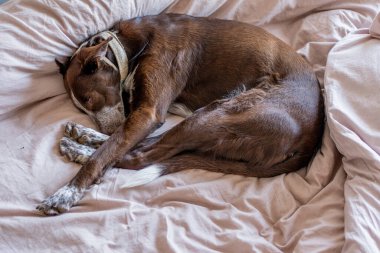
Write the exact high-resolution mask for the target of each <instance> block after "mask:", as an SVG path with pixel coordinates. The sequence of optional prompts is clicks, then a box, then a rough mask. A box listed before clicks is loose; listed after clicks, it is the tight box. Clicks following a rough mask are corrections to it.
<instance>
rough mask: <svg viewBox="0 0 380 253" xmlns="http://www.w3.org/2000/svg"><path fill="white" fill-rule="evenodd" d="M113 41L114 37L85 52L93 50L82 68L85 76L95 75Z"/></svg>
mask: <svg viewBox="0 0 380 253" xmlns="http://www.w3.org/2000/svg"><path fill="white" fill-rule="evenodd" d="M111 40H112V37H109V38H108V39H106V40H104V41H102V42H100V43H99V44H98V45H95V46H92V47H88V48H85V49H84V50H91V51H90V53H89V54H88V57H87V58H86V60H85V63H84V65H83V67H82V72H83V73H84V74H87V75H89V74H93V73H95V72H96V71H97V70H98V69H99V68H100V66H101V60H102V58H103V57H106V54H107V49H108V43H109V42H110V41H111Z"/></svg>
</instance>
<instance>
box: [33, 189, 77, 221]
mask: <svg viewBox="0 0 380 253" xmlns="http://www.w3.org/2000/svg"><path fill="white" fill-rule="evenodd" d="M83 194H84V190H83V189H80V188H77V187H75V186H70V185H66V186H64V187H62V188H61V189H59V190H58V191H57V192H56V193H54V194H53V195H52V196H50V197H48V198H47V199H45V200H44V201H42V202H41V204H39V205H38V206H37V208H36V209H37V210H39V211H40V212H43V213H44V214H45V215H57V214H60V213H63V212H67V211H68V210H70V208H71V207H72V206H73V205H75V204H76V203H78V201H79V200H80V199H81V198H82V197H83Z"/></svg>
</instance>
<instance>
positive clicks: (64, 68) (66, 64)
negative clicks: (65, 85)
mask: <svg viewBox="0 0 380 253" xmlns="http://www.w3.org/2000/svg"><path fill="white" fill-rule="evenodd" d="M54 61H55V63H56V64H57V66H58V68H59V73H61V75H63V76H64V75H65V74H66V71H67V68H68V67H69V61H70V57H67V58H66V60H65V61H64V62H61V61H60V60H58V59H57V58H55V59H54Z"/></svg>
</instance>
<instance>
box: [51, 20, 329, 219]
mask: <svg viewBox="0 0 380 253" xmlns="http://www.w3.org/2000/svg"><path fill="white" fill-rule="evenodd" d="M136 20H137V19H132V20H127V21H122V22H120V23H119V24H117V25H116V26H115V27H114V30H116V31H117V34H116V35H112V36H116V37H115V38H117V40H118V41H120V43H121V44H122V47H123V48H124V49H123V50H119V51H120V52H125V54H126V55H127V56H128V57H127V58H129V59H133V60H132V61H131V62H129V64H128V65H129V69H133V72H134V74H133V84H131V85H132V86H130V87H132V88H130V87H129V88H127V89H124V88H123V86H121V85H120V82H124V79H123V78H124V77H122V76H123V75H121V74H120V73H121V72H122V71H120V70H119V71H117V70H115V69H114V68H113V67H110V66H109V65H110V64H109V61H110V62H111V63H112V64H114V65H116V64H117V54H115V53H113V52H112V50H110V49H109V48H108V43H109V42H110V41H113V39H107V38H106V39H104V38H101V39H96V35H95V36H94V38H93V39H91V40H90V41H93V42H94V43H93V44H91V43H90V44H88V45H87V44H86V45H85V46H83V47H82V48H81V49H80V50H78V53H77V54H76V55H75V56H74V57H72V58H71V59H70V61H69V62H68V63H67V64H60V72H61V73H64V85H65V87H66V89H67V91H68V93H69V94H70V96H71V99H72V100H73V101H74V102H75V103H76V104H77V106H78V107H79V108H81V107H83V108H84V109H85V110H83V108H82V110H83V111H85V112H87V113H88V114H89V115H90V116H91V117H92V118H93V120H94V121H95V123H97V124H98V126H99V128H100V129H101V131H103V132H106V133H108V134H111V133H112V135H111V136H110V137H109V138H107V139H106V140H105V141H104V143H103V144H101V145H100V146H99V147H98V148H97V149H96V150H95V151H94V153H93V154H92V155H91V156H90V157H89V158H88V161H87V162H86V163H85V164H84V165H83V167H82V168H81V169H80V171H79V172H78V174H77V175H76V176H75V177H74V178H73V180H72V181H71V182H70V184H69V185H70V187H76V188H77V189H87V188H88V187H89V186H90V185H91V184H92V183H93V182H94V181H96V180H97V179H98V178H99V177H100V176H101V175H102V173H103V171H104V170H105V169H107V168H109V167H113V166H116V165H117V166H120V167H123V168H134V169H142V168H145V167H149V166H154V167H150V168H154V169H152V170H153V172H154V173H153V174H150V175H151V176H149V177H147V179H146V180H143V181H144V182H145V181H149V180H150V179H152V178H154V177H156V176H158V175H161V174H162V173H164V174H165V173H171V172H175V171H180V170H182V169H186V168H189V167H193V168H201V169H205V170H210V171H217V172H223V173H232V174H239V175H245V176H258V177H268V176H276V175H279V174H281V173H288V172H291V171H295V170H298V169H300V168H302V167H304V166H306V165H307V163H308V162H309V160H310V159H311V157H312V156H313V154H314V152H315V150H316V148H317V147H318V143H319V140H320V138H321V135H322V131H323V123H324V120H323V118H324V115H323V100H322V96H321V92H320V88H319V84H318V81H317V79H316V77H315V74H314V73H313V71H312V68H311V67H310V66H309V65H308V63H307V62H306V61H305V60H304V59H303V58H302V57H301V56H299V55H298V54H297V53H296V52H295V51H294V50H293V49H291V48H290V47H289V46H287V45H286V44H285V43H283V42H282V41H280V40H279V39H277V38H275V37H274V36H272V35H271V34H269V33H267V32H265V31H264V30H262V29H260V28H258V27H255V26H252V25H248V24H244V23H239V22H234V21H227V20H217V19H209V18H194V17H189V16H185V15H176V14H162V15H158V16H147V17H142V18H139V19H138V22H137V21H136ZM168 27H170V29H168ZM105 58H107V59H108V60H107V61H104V59H105ZM120 67H123V66H118V68H119V69H123V68H120ZM121 89H123V90H121ZM120 94H126V96H124V95H123V98H124V97H125V98H128V99H121V97H120ZM124 100H125V101H124ZM123 102H125V103H126V104H124V108H123V109H124V112H122V111H123V110H120V109H118V110H114V112H117V111H118V112H117V115H118V116H115V115H114V116H111V117H100V114H99V113H98V112H102V111H103V112H104V110H105V109H106V108H120V107H117V105H118V104H120V103H123ZM78 103H79V104H80V105H78ZM173 103H179V104H182V105H184V106H185V107H183V108H187V109H184V110H182V109H183V108H180V110H177V111H178V112H181V113H184V115H186V116H187V118H186V119H185V120H184V121H183V122H181V123H180V124H178V125H177V126H175V127H174V128H172V129H171V130H169V131H167V132H166V133H164V134H163V135H162V136H160V138H157V139H155V140H154V141H147V142H146V143H149V144H146V145H145V146H144V145H138V144H139V143H141V141H143V140H144V138H146V136H148V135H149V134H150V133H151V132H152V131H153V130H155V129H156V128H157V127H158V126H159V125H160V124H162V123H163V122H164V120H165V117H166V114H167V112H168V110H169V108H170V106H171V105H172V104H173ZM176 109H178V108H176ZM190 112H191V113H192V114H191V115H190ZM124 114H127V115H126V118H125V120H124V119H123V120H121V118H122V117H121V115H124ZM100 119H101V120H100ZM116 125H120V126H119V127H118V128H116V127H115V126H116ZM82 139H83V140H84V139H85V138H84V137H83V138H82ZM82 139H80V138H77V139H76V141H79V140H82ZM82 142H83V143H85V141H82ZM87 142H91V141H87ZM64 143H65V144H67V143H68V142H67V141H66V142H64ZM66 146H67V145H66ZM69 146H70V148H67V147H66V149H65V151H64V153H65V152H66V153H67V152H71V159H73V160H74V161H78V162H83V161H84V160H83V159H84V158H83V157H84V153H85V152H82V151H81V152H79V151H78V149H79V147H76V146H75V145H71V144H70V145H69ZM75 150H76V151H75ZM92 151H93V150H91V152H92ZM91 152H87V154H88V153H91ZM80 155H82V157H81V158H80V159H79V158H75V157H79V156H80ZM68 156H69V157H70V155H68ZM157 168H159V169H157ZM158 171H159V172H158ZM148 179H149V180H148ZM143 181H142V182H143ZM57 194H58V193H57ZM62 194H63V193H62ZM73 194H74V193H73ZM53 196H54V195H53ZM72 199H73V198H72ZM75 199H76V198H75ZM48 200H49V201H48V202H46V203H45V204H44V208H43V210H44V212H45V213H47V214H49V213H50V209H52V210H63V211H65V210H66V209H67V208H61V209H60V208H58V209H57V208H56V206H59V205H60V204H61V202H62V204H63V205H64V206H67V205H66V202H65V201H64V200H62V199H61V198H56V197H55V198H52V199H51V198H48ZM70 203H71V204H75V203H74V202H72V201H70ZM52 212H55V211H52Z"/></svg>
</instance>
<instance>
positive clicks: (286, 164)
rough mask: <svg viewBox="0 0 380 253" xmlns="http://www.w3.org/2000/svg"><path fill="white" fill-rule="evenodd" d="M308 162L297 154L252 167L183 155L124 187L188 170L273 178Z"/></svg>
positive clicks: (142, 172) (134, 177)
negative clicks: (276, 161)
mask: <svg viewBox="0 0 380 253" xmlns="http://www.w3.org/2000/svg"><path fill="white" fill-rule="evenodd" d="M308 160H309V159H308V158H307V157H304V156H301V155H297V154H295V155H294V156H292V157H289V158H288V159H286V160H284V161H283V162H281V163H277V164H275V165H272V166H265V167H264V166H258V165H252V164H249V163H247V162H244V161H233V160H224V159H214V158H212V157H208V156H203V155H198V154H181V155H178V156H174V157H171V158H170V159H168V160H165V161H162V162H160V163H157V164H153V165H150V166H148V167H145V168H144V169H141V170H138V171H137V172H135V174H133V175H132V176H131V177H130V178H129V180H128V181H127V182H126V183H125V184H124V185H123V187H125V188H131V187H135V186H139V185H143V184H146V183H149V182H151V181H153V180H154V179H156V178H158V177H160V176H162V175H166V174H170V173H174V172H178V171H182V170H187V169H202V170H207V171H212V172H219V173H224V174H235V175H242V176H247V177H260V178H262V177H273V176H277V175H280V174H283V173H289V172H293V171H295V170H297V169H299V168H300V167H302V166H306V165H307V162H308Z"/></svg>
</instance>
